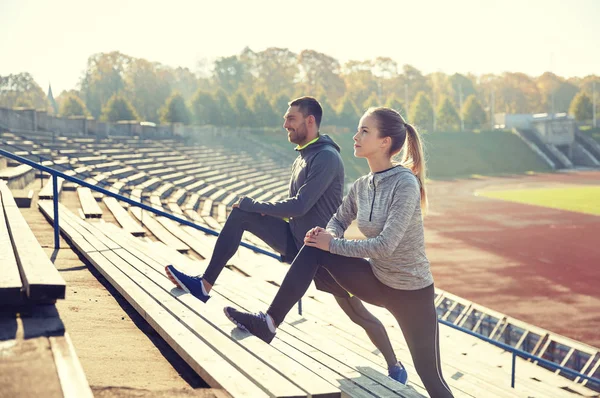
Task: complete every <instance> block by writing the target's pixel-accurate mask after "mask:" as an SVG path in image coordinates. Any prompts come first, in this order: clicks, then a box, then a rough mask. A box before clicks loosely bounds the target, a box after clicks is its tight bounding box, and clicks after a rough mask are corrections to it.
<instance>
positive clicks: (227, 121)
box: [214, 88, 237, 126]
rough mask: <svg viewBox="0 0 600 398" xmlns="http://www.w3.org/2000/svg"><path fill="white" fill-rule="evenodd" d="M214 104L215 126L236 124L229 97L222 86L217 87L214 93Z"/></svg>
mask: <svg viewBox="0 0 600 398" xmlns="http://www.w3.org/2000/svg"><path fill="white" fill-rule="evenodd" d="M214 97H215V105H216V108H217V118H218V120H217V121H216V123H215V124H216V125H217V126H235V125H236V124H237V122H236V120H235V116H236V115H235V112H234V111H233V107H232V106H231V103H230V102H229V98H228V97H227V94H226V93H225V90H223V89H222V88H221V89H219V90H218V91H217V92H216V93H215V95H214Z"/></svg>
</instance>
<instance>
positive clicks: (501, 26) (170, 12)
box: [0, 0, 600, 95]
mask: <svg viewBox="0 0 600 398" xmlns="http://www.w3.org/2000/svg"><path fill="white" fill-rule="evenodd" d="M0 21H1V23H0V76H1V75H7V74H10V73H20V72H29V73H31V74H32V75H33V77H34V78H35V80H36V81H37V82H38V83H39V84H40V85H41V86H42V88H43V89H44V90H46V89H47V87H48V84H49V83H51V84H52V89H53V92H54V94H55V95H58V93H60V92H61V91H62V90H65V89H66V90H69V89H73V88H76V86H77V84H78V82H79V79H80V78H81V76H82V73H83V71H84V70H85V68H86V63H87V59H88V57H89V56H90V55H92V54H94V53H98V52H110V51H121V52H122V53H125V54H128V55H131V56H134V57H141V58H146V59H148V60H150V61H155V62H160V63H163V64H166V65H170V66H173V67H177V66H183V67H189V68H190V69H191V70H193V71H195V70H196V69H197V65H198V64H199V63H201V62H205V63H206V62H208V64H210V62H212V61H214V60H215V59H217V58H218V57H221V56H230V55H233V54H239V53H240V52H241V51H242V49H243V48H244V47H246V46H249V47H250V48H251V49H252V50H254V51H260V50H264V49H265V48H268V47H285V48H289V49H290V50H292V51H294V52H300V51H302V50H303V49H313V50H316V51H320V52H323V53H326V54H328V55H331V56H333V57H334V58H336V59H338V60H339V61H340V62H345V61H348V60H365V59H374V58H376V57H378V56H386V57H391V58H392V59H394V60H395V61H397V62H398V64H399V65H404V64H407V63H408V64H411V65H413V66H415V67H417V68H418V69H420V70H421V71H422V72H424V73H431V72H436V71H441V72H445V73H448V74H452V73H456V72H458V73H469V72H471V73H474V74H476V75H481V74H484V73H502V72H505V71H510V72H524V73H527V74H529V75H531V76H537V75H540V74H542V73H543V72H545V71H552V72H554V73H556V74H558V75H561V76H564V77H572V76H581V77H583V76H586V75H590V74H600V43H599V41H598V38H600V23H599V21H600V0H572V1H569V2H567V1H559V0H545V1H540V0H527V1H522V0H502V1H495V0H452V1H448V0H440V1H434V0H413V1H404V0H395V1H393V0H390V1H380V0H370V1H367V2H365V1H362V2H359V1H352V0H346V1H339V0H318V1H313V0H296V1H293V2H291V1H288V2H286V1H282V0H278V1H275V0H269V1H266V0H264V1H263V0H254V1H248V0H240V1H238V0H236V1H231V0H230V1H227V0H221V1H206V0H195V1H191V0H190V1H181V0H169V1H168V2H164V1H160V2H159V1H147V0H145V1H143V0H103V1H102V2H98V1H90V0H53V1H46V0H37V1H35V0H0Z"/></svg>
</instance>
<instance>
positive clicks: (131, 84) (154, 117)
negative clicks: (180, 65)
mask: <svg viewBox="0 0 600 398" xmlns="http://www.w3.org/2000/svg"><path fill="white" fill-rule="evenodd" d="M169 77H170V70H169V68H166V67H164V66H163V65H161V64H159V63H156V62H150V61H147V60H145V59H142V58H132V59H131V60H130V62H129V67H128V68H127V70H126V71H125V72H124V74H123V81H124V84H125V93H126V97H127V99H129V101H131V103H132V104H133V106H134V107H135V109H136V110H137V111H138V113H139V115H140V116H141V117H142V118H143V119H144V120H149V121H152V122H158V119H159V111H160V109H161V107H162V106H164V104H165V102H166V100H167V98H168V97H169V95H171V86H170V85H169V80H170V79H169Z"/></svg>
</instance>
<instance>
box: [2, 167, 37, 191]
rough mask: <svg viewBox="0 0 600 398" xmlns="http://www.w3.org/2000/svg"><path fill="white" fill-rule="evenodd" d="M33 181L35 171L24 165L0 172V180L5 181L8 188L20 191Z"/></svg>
mask: <svg viewBox="0 0 600 398" xmlns="http://www.w3.org/2000/svg"><path fill="white" fill-rule="evenodd" d="M34 179H35V170H34V169H33V168H32V167H31V166H29V165H26V164H20V165H18V166H16V167H7V168H5V169H1V170H0V180H4V181H6V184H7V185H8V187H9V188H14V189H22V188H25V187H26V186H27V185H28V184H29V183H30V182H31V181H33V180H34Z"/></svg>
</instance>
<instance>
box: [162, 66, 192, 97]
mask: <svg viewBox="0 0 600 398" xmlns="http://www.w3.org/2000/svg"><path fill="white" fill-rule="evenodd" d="M166 75H167V77H168V78H169V86H170V87H171V89H172V90H173V91H176V92H178V93H180V94H181V96H182V97H183V99H184V100H185V101H190V100H191V99H192V97H193V96H194V94H196V91H198V88H200V86H199V85H200V83H199V80H198V77H197V76H196V75H194V73H192V71H190V70H189V69H188V68H182V67H178V68H175V69H172V70H168V73H167V74H166Z"/></svg>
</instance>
